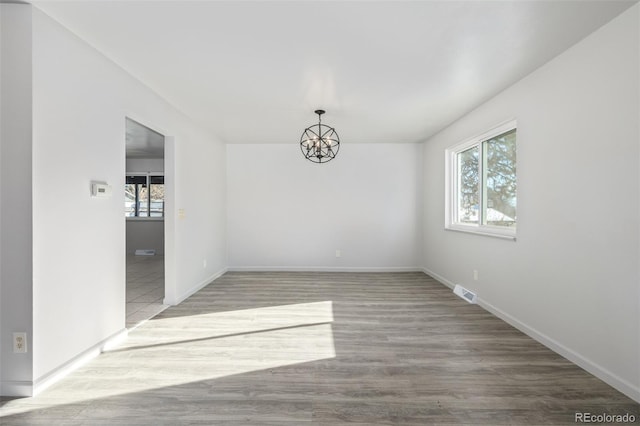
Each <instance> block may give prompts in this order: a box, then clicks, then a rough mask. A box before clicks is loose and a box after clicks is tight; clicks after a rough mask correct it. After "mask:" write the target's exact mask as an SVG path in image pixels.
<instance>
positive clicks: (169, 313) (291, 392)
mask: <svg viewBox="0 0 640 426" xmlns="http://www.w3.org/2000/svg"><path fill="white" fill-rule="evenodd" d="M2 404H3V407H2V409H1V410H2V416H4V417H3V418H2V419H0V423H1V424H2V425H3V426H9V425H32V424H33V425H45V424H46V425H51V424H56V425H183V424H184V425H217V424H265V425H269V424H271V425H299V424H304V423H314V424H322V425H339V424H349V425H373V424H402V425H405V424H420V425H429V424H469V425H480V424H487V425H502V424H512V425H545V424H567V425H568V424H575V422H574V415H575V413H576V412H590V413H594V414H602V413H609V414H625V413H631V414H633V415H635V416H636V422H638V421H639V420H638V419H640V406H639V404H637V403H635V402H634V401H632V400H630V399H629V398H627V397H625V396H624V395H622V394H621V393H619V392H618V391H616V390H614V389H613V388H611V387H609V386H608V385H606V384H605V383H603V382H602V381H600V380H599V379H597V378H595V377H593V376H592V375H590V374H588V373H586V372H585V371H583V370H581V369H580V368H579V367H577V366H575V365H573V364H572V363H570V362H569V361H567V360H565V359H564V358H562V357H560V356H559V355H557V354H555V353H553V352H551V351H550V350H548V349H547V348H545V347H544V346H542V345H540V344H538V343H537V342H535V341H533V340H532V339H530V338H529V337H527V336H525V335H524V334H522V333H520V332H519V331H517V330H515V329H514V328H512V327H511V326H509V325H507V324H506V323H504V322H502V321H501V320H499V319H497V318H495V317H493V316H492V315H490V314H489V313H487V312H486V311H484V310H483V309H481V308H480V307H478V306H475V305H469V304H467V303H466V302H464V301H462V300H461V299H459V298H457V297H456V296H454V295H453V293H452V292H451V291H450V290H449V289H448V288H446V287H445V286H443V285H442V284H440V283H438V282H436V281H435V280H433V279H431V278H430V277H428V276H426V275H424V274H422V273H378V274H373V273H357V274H356V273H288V272H287V273H285V272H282V273H259V272H254V273H238V272H236V273H227V274H225V275H224V276H222V277H221V278H219V279H218V280H216V281H215V282H213V283H212V284H210V285H209V286H208V287H206V288H204V289H203V290H201V291H200V292H199V293H197V294H196V295H194V296H193V297H191V298H189V299H188V300H186V301H185V302H183V303H182V304H181V305H179V306H175V307H171V308H169V309H167V310H165V311H164V312H162V313H161V314H159V315H158V316H157V317H155V318H154V319H152V320H150V321H148V322H146V323H144V324H142V325H141V326H139V327H138V328H136V329H135V330H133V331H132V332H131V333H130V335H129V338H128V339H127V341H126V342H125V343H124V344H123V345H122V346H121V347H118V348H116V349H113V350H111V351H109V352H106V353H104V354H102V355H101V356H99V357H98V358H96V359H95V360H93V361H91V362H90V363H89V364H87V365H86V366H84V367H82V368H80V369H79V370H77V371H75V372H74V373H73V374H71V375H70V376H68V377H66V378H65V379H63V380H62V381H60V382H59V383H57V384H56V385H54V386H52V387H51V388H49V389H47V390H45V391H44V392H43V393H42V394H40V395H38V396H37V397H34V398H25V399H16V400H10V401H3V403H2Z"/></svg>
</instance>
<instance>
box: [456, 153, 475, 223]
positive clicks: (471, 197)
mask: <svg viewBox="0 0 640 426" xmlns="http://www.w3.org/2000/svg"><path fill="white" fill-rule="evenodd" d="M457 165H458V188H457V192H458V194H457V196H458V212H457V221H458V222H461V223H475V224H477V223H478V201H479V197H478V147H477V146H475V147H473V148H469V149H467V150H466V151H462V152H459V153H458V154H457Z"/></svg>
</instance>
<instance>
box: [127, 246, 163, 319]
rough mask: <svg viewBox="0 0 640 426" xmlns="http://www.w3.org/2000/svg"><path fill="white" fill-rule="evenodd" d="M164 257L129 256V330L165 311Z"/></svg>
mask: <svg viewBox="0 0 640 426" xmlns="http://www.w3.org/2000/svg"><path fill="white" fill-rule="evenodd" d="M163 299H164V256H158V255H156V256H135V255H127V321H126V325H127V328H133V327H135V326H137V325H139V324H140V323H141V322H143V321H145V320H148V319H150V318H153V317H154V316H156V315H157V314H159V313H160V312H162V311H164V310H165V309H166V308H167V307H168V305H163V304H162V301H163Z"/></svg>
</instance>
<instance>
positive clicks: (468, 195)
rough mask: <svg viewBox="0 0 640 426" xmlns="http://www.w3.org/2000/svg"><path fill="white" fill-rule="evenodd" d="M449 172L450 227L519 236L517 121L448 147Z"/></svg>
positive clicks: (498, 234) (448, 225)
mask: <svg viewBox="0 0 640 426" xmlns="http://www.w3.org/2000/svg"><path fill="white" fill-rule="evenodd" d="M446 173H447V176H446V178H447V188H446V195H447V202H446V213H445V215H446V217H445V228H446V229H452V230H456V231H467V232H474V233H479V234H485V235H495V236H499V237H506V238H512V239H513V238H515V235H516V200H517V198H516V188H517V185H516V122H515V121H511V122H509V123H506V124H503V125H501V126H499V127H497V128H495V129H493V130H491V131H489V132H487V133H484V134H483V135H480V136H478V137H475V138H473V139H470V140H468V141H466V142H463V143H461V144H458V145H456V146H454V147H452V148H450V149H448V150H447V151H446Z"/></svg>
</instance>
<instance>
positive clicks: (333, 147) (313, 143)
mask: <svg viewBox="0 0 640 426" xmlns="http://www.w3.org/2000/svg"><path fill="white" fill-rule="evenodd" d="M315 113H316V114H318V124H314V125H312V126H309V127H307V128H306V129H304V132H302V136H301V137H300V149H301V150H302V154H303V155H304V158H306V159H307V160H309V161H313V162H314V163H326V162H329V161H331V160H333V159H334V158H335V156H336V155H338V150H339V149H340V138H339V137H338V133H336V129H334V128H333V127H329V126H327V125H326V124H322V114H324V110H321V109H317V110H315Z"/></svg>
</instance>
